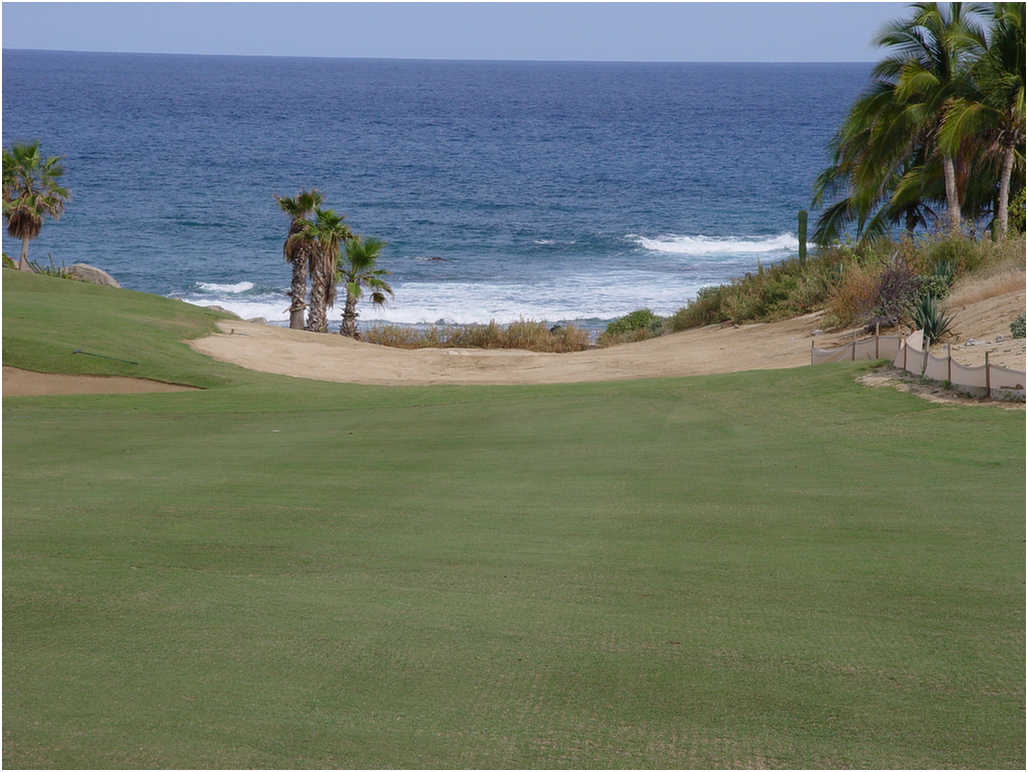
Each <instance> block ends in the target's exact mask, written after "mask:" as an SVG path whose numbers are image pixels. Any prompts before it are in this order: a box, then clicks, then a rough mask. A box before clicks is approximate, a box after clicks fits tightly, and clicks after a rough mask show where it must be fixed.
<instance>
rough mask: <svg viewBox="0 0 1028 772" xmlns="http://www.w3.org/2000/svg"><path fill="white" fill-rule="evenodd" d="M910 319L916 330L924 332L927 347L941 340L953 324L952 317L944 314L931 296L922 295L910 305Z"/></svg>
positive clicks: (937, 302)
mask: <svg viewBox="0 0 1028 772" xmlns="http://www.w3.org/2000/svg"><path fill="white" fill-rule="evenodd" d="M910 317H911V319H912V320H913V322H914V326H915V327H916V328H918V329H921V330H924V340H925V345H927V346H931V345H932V344H933V343H936V342H938V341H939V340H941V339H942V337H943V336H944V335H945V334H946V333H947V332H949V328H950V326H951V325H952V324H953V315H952V314H946V313H945V312H944V311H943V310H942V306H941V305H940V304H939V301H938V300H936V299H935V298H934V297H932V296H931V295H922V296H921V297H920V298H919V299H918V300H917V301H916V302H915V303H914V304H913V305H911V307H910Z"/></svg>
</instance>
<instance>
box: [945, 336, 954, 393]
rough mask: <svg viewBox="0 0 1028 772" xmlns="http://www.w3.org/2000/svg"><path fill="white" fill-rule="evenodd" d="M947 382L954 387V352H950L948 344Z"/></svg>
mask: <svg viewBox="0 0 1028 772" xmlns="http://www.w3.org/2000/svg"><path fill="white" fill-rule="evenodd" d="M946 382H947V383H949V385H950V386H952V385H953V352H952V351H950V347H949V344H948V343H947V344H946Z"/></svg>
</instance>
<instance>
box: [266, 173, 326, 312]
mask: <svg viewBox="0 0 1028 772" xmlns="http://www.w3.org/2000/svg"><path fill="white" fill-rule="evenodd" d="M275 199H276V200H277V201H278V205H279V207H280V208H281V209H282V211H283V212H285V213H286V214H287V215H289V217H290V218H291V220H290V223H289V235H288V236H286V241H285V244H283V245H282V254H283V256H284V257H285V259H286V262H287V263H291V264H292V266H293V281H292V284H291V286H290V290H289V295H290V297H292V302H291V303H290V304H289V327H290V329H293V330H302V329H303V311H304V309H305V308H306V307H307V304H306V302H304V299H305V298H306V297H307V265H308V264H309V263H310V260H311V254H310V253H311V250H312V243H311V241H310V239H308V238H307V237H306V230H307V226H308V225H309V224H310V221H309V220H308V219H307V218H308V217H309V216H310V214H311V212H313V211H314V210H315V209H317V208H318V206H320V205H321V194H320V193H319V192H318V191H317V190H314V189H313V188H311V190H303V191H300V192H299V193H297V194H296V197H295V198H282V197H280V196H275Z"/></svg>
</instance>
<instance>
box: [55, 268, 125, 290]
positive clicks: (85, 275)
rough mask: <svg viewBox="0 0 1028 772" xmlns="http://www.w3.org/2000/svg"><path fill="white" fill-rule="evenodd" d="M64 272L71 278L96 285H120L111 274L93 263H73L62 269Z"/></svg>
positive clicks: (118, 287) (119, 287)
mask: <svg viewBox="0 0 1028 772" xmlns="http://www.w3.org/2000/svg"><path fill="white" fill-rule="evenodd" d="M64 271H65V273H66V274H67V275H68V277H69V278H71V279H77V280H78V281H84V282H87V283H89V284H96V285H97V286H98V287H115V288H116V289H121V285H120V284H118V282H117V281H116V280H115V278H114V277H113V276H111V275H110V274H109V273H107V271H105V270H103V269H102V268H97V267H96V266H95V265H89V264H88V263H74V264H72V265H70V266H68V267H67V268H65V269H64Z"/></svg>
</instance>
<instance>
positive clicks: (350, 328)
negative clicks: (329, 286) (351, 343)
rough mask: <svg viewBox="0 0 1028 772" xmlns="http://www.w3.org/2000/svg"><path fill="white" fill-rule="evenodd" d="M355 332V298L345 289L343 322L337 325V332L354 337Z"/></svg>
mask: <svg viewBox="0 0 1028 772" xmlns="http://www.w3.org/2000/svg"><path fill="white" fill-rule="evenodd" d="M356 332H357V298H356V297H355V296H354V295H353V294H352V293H350V292H349V290H347V292H346V306H345V308H344V310H343V323H342V325H341V326H340V327H339V334H340V335H346V336H347V337H349V338H352V337H354V335H355V334H356Z"/></svg>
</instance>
